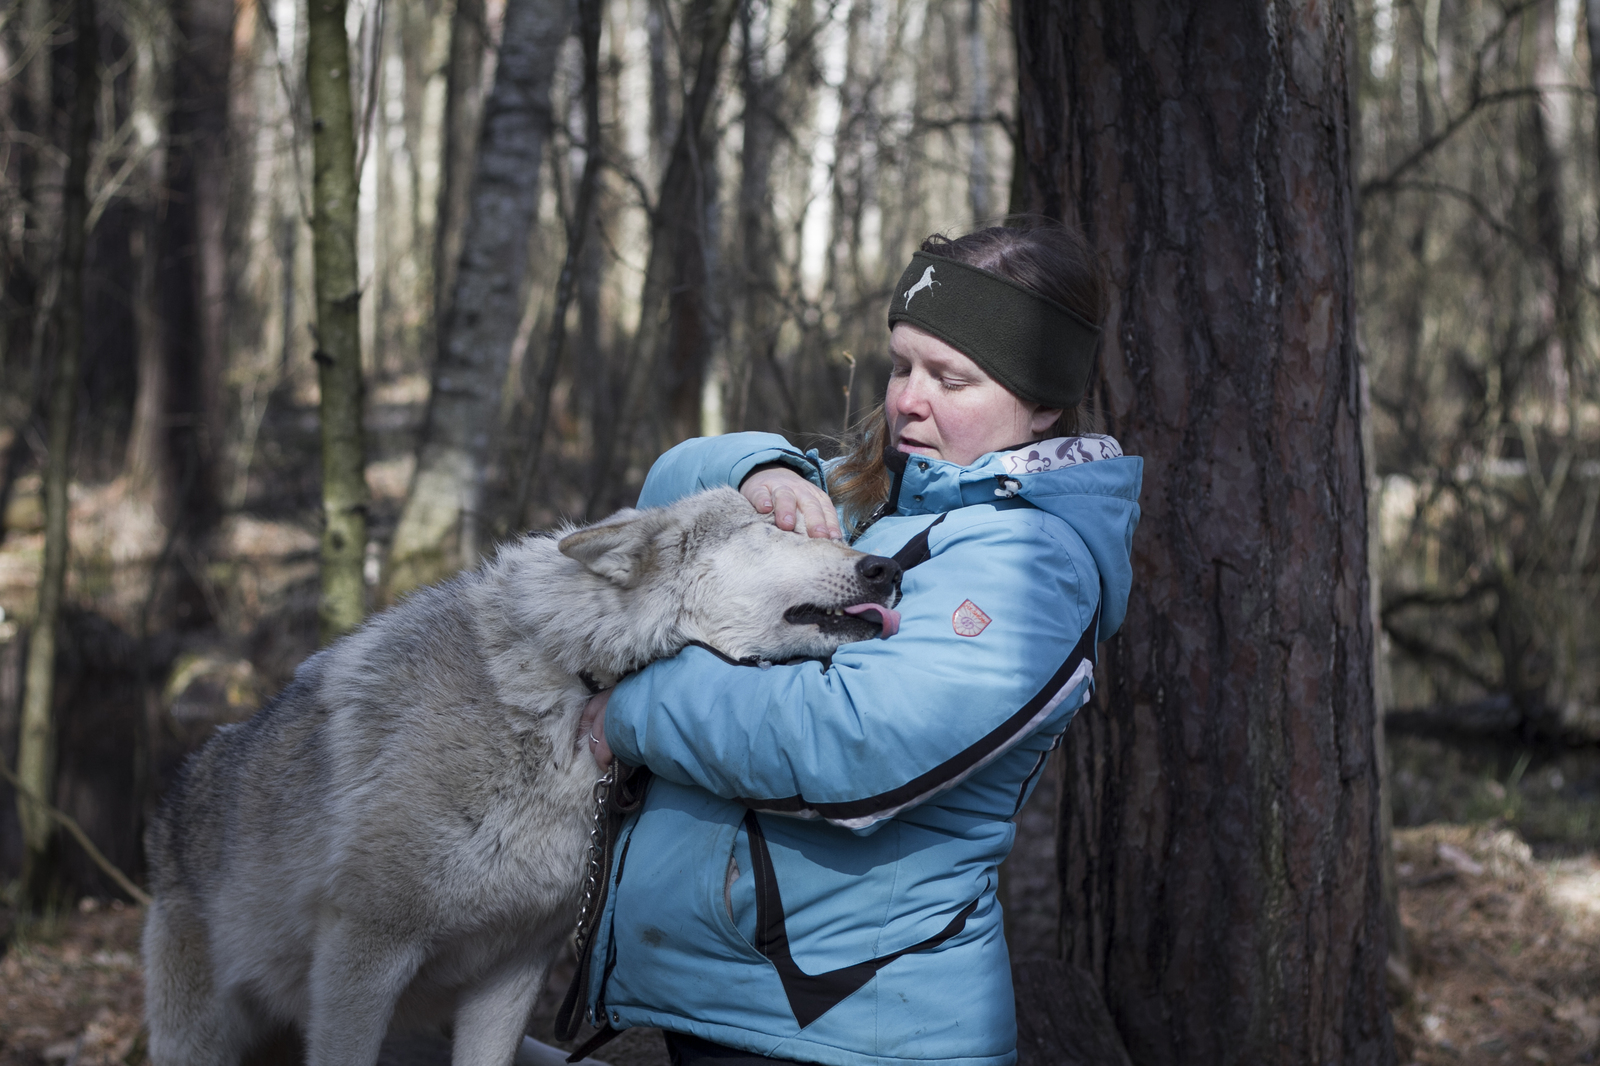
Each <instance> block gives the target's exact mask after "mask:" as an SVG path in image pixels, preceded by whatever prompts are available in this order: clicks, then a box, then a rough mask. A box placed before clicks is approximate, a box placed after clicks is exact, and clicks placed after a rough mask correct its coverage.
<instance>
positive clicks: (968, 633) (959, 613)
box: [950, 600, 991, 637]
mask: <svg viewBox="0 0 1600 1066" xmlns="http://www.w3.org/2000/svg"><path fill="white" fill-rule="evenodd" d="M990 621H991V619H990V617H989V616H988V615H986V614H984V613H983V611H982V610H980V609H979V607H978V605H977V604H975V603H973V602H972V601H971V600H962V601H961V606H960V607H957V608H956V613H955V614H953V615H951V616H950V624H951V625H952V626H954V627H955V631H956V635H957V636H960V637H975V636H977V635H978V634H979V633H982V632H983V631H984V630H985V629H988V628H989V622H990Z"/></svg>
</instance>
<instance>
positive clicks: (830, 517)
mask: <svg viewBox="0 0 1600 1066" xmlns="http://www.w3.org/2000/svg"><path fill="white" fill-rule="evenodd" d="M807 484H808V485H809V487H810V488H811V490H812V491H811V492H810V493H807V494H806V495H804V496H802V497H801V498H800V501H799V507H800V513H801V514H802V515H803V516H804V517H805V522H806V532H807V533H808V534H810V535H811V536H813V537H826V538H828V539H830V540H838V539H839V512H838V511H836V510H835V509H834V506H833V501H832V500H830V499H828V497H827V494H826V493H824V492H823V491H822V490H821V489H818V488H817V487H816V486H815V485H810V483H809V482H808V483H807Z"/></svg>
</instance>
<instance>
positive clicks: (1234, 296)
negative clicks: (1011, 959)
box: [1015, 0, 1394, 1066]
mask: <svg viewBox="0 0 1600 1066" xmlns="http://www.w3.org/2000/svg"><path fill="white" fill-rule="evenodd" d="M1015 10H1016V31H1017V45H1018V52H1019V55H1018V59H1019V67H1020V77H1021V92H1020V102H1021V112H1022V113H1021V120H1022V123H1023V125H1024V127H1025V136H1024V143H1025V146H1026V151H1027V153H1028V156H1027V160H1026V176H1025V180H1026V189H1027V206H1029V207H1030V208H1032V209H1034V210H1038V211H1042V212H1044V213H1046V214H1050V215H1054V216H1057V217H1063V218H1066V219H1068V220H1071V221H1074V222H1076V223H1077V224H1079V225H1081V226H1083V227H1084V228H1085V230H1086V231H1087V232H1088V233H1089V234H1090V236H1091V238H1092V240H1093V241H1094V243H1095V244H1096V246H1097V247H1099V248H1100V249H1101V250H1102V251H1103V252H1104V254H1105V255H1106V257H1107V260H1108V262H1109V264H1110V267H1111V270H1112V273H1113V276H1114V279H1115V281H1116V284H1117V288H1118V290H1119V292H1120V297H1119V300H1118V301H1116V302H1114V305H1113V309H1112V312H1111V315H1110V319H1109V322H1108V324H1107V328H1106V332H1105V342H1104V349H1103V352H1102V354H1101V357H1100V372H1099V374H1100V376H1099V380H1098V384H1097V389H1098V397H1097V398H1098V401H1099V403H1100V406H1101V409H1102V411H1103V412H1104V414H1105V418H1106V422H1107V424H1108V426H1107V428H1108V431H1109V432H1111V433H1113V434H1114V435H1116V436H1117V437H1118V438H1120V439H1121V441H1122V443H1123V446H1124V447H1125V448H1126V449H1127V451H1128V452H1129V453H1131V454H1135V455H1143V456H1144V457H1145V464H1146V465H1145V490H1144V494H1143V498H1142V500H1141V503H1142V506H1143V507H1144V517H1143V521H1142V523H1141V526H1140V529H1139V531H1138V534H1137V536H1136V538H1135V542H1134V551H1135V557H1134V574H1135V575H1136V576H1135V580H1134V587H1133V594H1132V596H1131V598H1130V601H1129V605H1128V607H1129V609H1128V616H1127V621H1126V622H1125V623H1124V624H1123V627H1122V631H1121V633H1120V634H1119V635H1118V636H1117V637H1116V638H1115V639H1114V640H1113V641H1111V642H1110V643H1109V644H1108V645H1107V646H1106V648H1105V650H1104V659H1103V670H1102V684H1101V688H1100V692H1101V697H1100V701H1099V705H1098V706H1096V707H1092V708H1087V709H1085V711H1084V713H1083V714H1082V715H1080V719H1081V720H1080V721H1079V722H1077V723H1075V724H1074V726H1073V728H1072V729H1071V730H1070V731H1069V732H1068V735H1067V755H1068V763H1067V767H1068V773H1067V781H1066V787H1065V789H1064V806H1063V809H1062V821H1061V825H1062V828H1061V839H1060V848H1059V856H1060V857H1059V860H1058V861H1059V863H1060V866H1061V873H1062V877H1063V912H1064V913H1063V918H1062V937H1063V941H1064V944H1063V948H1064V952H1065V955H1066V958H1067V960H1068V961H1070V962H1073V963H1075V964H1077V965H1079V966H1081V967H1083V968H1084V969H1086V970H1088V971H1089V972H1091V973H1092V974H1094V975H1095V977H1096V978H1097V979H1098V980H1099V982H1100V984H1101V988H1102V990H1103V992H1104V995H1105V999H1106V1001H1107V1004H1108V1006H1109V1007H1110V1009H1111V1011H1112V1013H1113V1015H1114V1017H1115V1019H1116V1022H1117V1025H1118V1028H1119V1029H1120V1030H1121V1033H1122V1035H1123V1038H1124V1040H1125V1041H1126V1043H1127V1045H1128V1050H1129V1052H1130V1054H1131V1056H1132V1058H1133V1061H1134V1062H1135V1063H1138V1064H1140V1066H1155V1064H1158V1063H1183V1064H1186V1066H1198V1064H1206V1063H1250V1064H1261V1066H1265V1064H1271V1063H1283V1064H1290V1063H1305V1062H1348V1063H1358V1062H1359V1063H1387V1062H1393V1061H1394V1048H1393V1035H1392V1030H1391V1027H1390V1022H1389V1015H1388V1007H1387V1003H1386V996H1385V982H1384V958H1385V948H1384V939H1385V938H1384V924H1383V897H1382V878H1381V870H1382V855H1381V839H1382V837H1381V830H1380V820H1379V809H1380V808H1379V763H1378V757H1377V751H1376V748H1375V743H1374V725H1375V723H1374V688H1373V681H1374V679H1373V654H1372V641H1373V633H1372V618H1371V612H1370V606H1369V599H1368V596H1369V588H1368V569H1367V516H1366V500H1365V495H1364V479H1363V465H1364V458H1363V454H1362V448H1361V425H1360V389H1359V375H1358V367H1359V364H1358V357H1357V352H1356V343H1355V331H1354V308H1353V303H1352V291H1353V286H1352V256H1353V254H1354V252H1353V240H1354V238H1353V227H1352V206H1353V190H1352V185H1351V173H1350V146H1349V137H1350V117H1351V116H1350V110H1351V105H1350V99H1349V97H1350V89H1349V85H1348V83H1347V80H1346V63H1347V59H1346V49H1347V48H1349V47H1350V45H1351V41H1352V38H1353V35H1354V25H1353V22H1352V16H1351V13H1350V11H1349V9H1348V7H1347V6H1346V5H1343V4H1333V5H1326V6H1323V5H1316V4H1313V3H1310V2H1309V0H1274V2H1269V3H1267V4H1265V5H1259V6H1258V5H1252V4H1242V3H1237V2H1230V3H1213V2H1208V0H1151V2H1149V3H1141V4H1137V5H1123V4H1104V3H1098V2H1095V0H1059V2H1057V3H1054V4H1050V5H1042V4H1041V5H1031V4H1030V5H1018V6H1017V7H1016V9H1015Z"/></svg>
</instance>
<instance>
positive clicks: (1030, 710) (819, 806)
mask: <svg viewBox="0 0 1600 1066" xmlns="http://www.w3.org/2000/svg"><path fill="white" fill-rule="evenodd" d="M1099 625H1100V612H1099V610H1098V609H1096V610H1095V613H1094V617H1093V618H1091V619H1089V628H1087V629H1085V630H1084V631H1083V636H1082V637H1080V638H1079V639H1078V643H1077V646H1075V647H1074V648H1073V649H1072V652H1071V654H1069V655H1068V656H1067V659H1066V661H1065V662H1063V663H1062V664H1061V667H1060V669H1058V670H1057V671H1056V672H1055V673H1054V674H1053V675H1051V678H1050V680H1049V681H1047V682H1045V685H1044V687H1043V688H1041V689H1040V690H1039V691H1038V693H1036V694H1035V695H1034V697H1033V698H1032V699H1030V700H1029V701H1028V702H1027V703H1025V704H1023V705H1022V707H1021V708H1020V709H1019V710H1018V711H1017V712H1016V713H1015V714H1013V715H1011V716H1010V717H1008V718H1007V719H1006V720H1005V721H1004V722H1002V723H1000V725H998V726H996V727H995V728H994V729H992V730H990V732H989V733H988V734H987V735H986V736H983V737H981V738H980V739H979V740H978V741H977V742H976V743H974V744H973V745H971V746H970V747H968V748H966V749H965V750H963V751H961V752H959V753H957V754H956V755H954V756H952V757H951V758H949V759H946V760H945V761H944V762H942V763H940V764H939V765H938V766H935V767H934V768H933V769H931V770H929V771H928V772H927V773H924V774H920V775H918V776H917V777H914V778H912V779H911V780H910V781H907V782H906V783H905V784H903V785H900V786H899V787H897V788H892V789H890V790H889V791H887V792H882V793H879V794H878V795H876V796H867V797H865V798H863V799H858V800H846V801H844V802H841V803H813V802H811V801H810V800H808V799H806V798H805V797H804V796H789V797H786V798H781V799H747V798H745V797H743V796H741V797H739V798H738V800H737V802H739V803H742V804H744V805H745V806H746V807H751V808H754V809H755V810H758V811H771V812H773V813H775V814H790V815H798V816H800V817H802V818H825V819H827V820H828V821H830V822H834V823H836V824H838V825H842V826H845V827H846V828H850V829H864V828H866V827H867V826H869V825H871V824H872V823H874V822H878V821H882V820H883V819H885V818H890V817H893V816H894V815H896V814H898V813H899V812H900V811H903V810H905V809H906V808H907V807H911V806H915V805H916V804H918V803H921V802H922V801H924V800H926V799H928V798H929V797H930V796H933V795H934V794H936V793H939V792H942V791H944V790H945V789H947V788H952V787H954V786H955V785H958V784H960V783H961V782H962V781H964V780H965V779H966V778H967V777H969V776H970V775H971V774H973V773H974V772H976V771H977V770H979V769H982V768H983V767H984V766H986V765H988V764H989V763H990V762H993V761H994V760H995V759H997V758H999V757H1000V756H1001V755H1004V754H1005V753H1006V752H1007V751H1008V750H1010V749H1011V747H1012V746H1014V745H1015V744H1017V743H1018V742H1019V741H1021V740H1022V739H1023V738H1024V737H1026V736H1027V735H1028V734H1029V733H1031V732H1032V731H1033V729H1034V727H1035V726H1036V725H1037V724H1038V722H1039V721H1040V720H1042V719H1043V718H1045V717H1047V716H1048V715H1049V714H1051V713H1053V712H1054V711H1055V708H1056V706H1057V704H1059V703H1060V702H1061V700H1062V699H1065V698H1066V696H1067V690H1068V689H1070V688H1072V687H1076V685H1077V678H1078V674H1079V671H1080V670H1082V671H1085V673H1086V674H1087V675H1088V676H1089V677H1092V676H1093V671H1094V651H1095V639H1094V638H1095V632H1096V630H1097V629H1098V627H1099Z"/></svg>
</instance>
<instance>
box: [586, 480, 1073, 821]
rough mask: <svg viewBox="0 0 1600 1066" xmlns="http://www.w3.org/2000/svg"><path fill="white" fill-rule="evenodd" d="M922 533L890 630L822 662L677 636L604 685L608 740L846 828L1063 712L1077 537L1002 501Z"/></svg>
mask: <svg viewBox="0 0 1600 1066" xmlns="http://www.w3.org/2000/svg"><path fill="white" fill-rule="evenodd" d="M952 527H953V528H952ZM930 547H931V548H932V550H933V554H932V556H931V557H930V558H929V560H928V561H927V562H925V563H923V564H921V565H920V566H918V567H916V568H914V569H911V570H909V571H907V573H906V577H905V598H904V600H903V601H902V602H901V604H900V611H901V626H900V632H899V633H898V634H897V635H896V636H894V637H891V638H889V639H887V640H871V641H863V642H860V643H856V644H849V645H846V646H844V647H842V648H840V649H839V651H838V652H837V653H836V654H835V655H834V657H833V660H832V664H831V666H829V667H828V668H826V669H824V667H823V664H821V663H816V662H806V663H798V664H794V665H789V666H773V667H770V668H767V669H761V668H756V667H744V666H733V665H729V664H728V663H726V662H725V661H723V660H721V659H719V658H718V657H717V656H716V655H715V654H714V653H712V652H709V651H706V650H704V649H700V648H690V649H688V650H686V651H685V652H684V653H682V654H681V655H679V656H677V657H675V658H673V659H669V660H665V661H663V662H659V663H656V664H654V665H652V666H650V667H648V668H646V669H645V670H643V671H641V672H640V673H638V674H636V675H634V676H633V677H631V678H629V679H628V680H626V681H624V682H623V683H622V684H621V685H619V686H618V687H617V688H616V690H615V691H614V693H613V695H612V697H611V699H610V701H609V705H608V706H607V707H606V708H605V718H604V731H605V739H606V741H607V742H608V744H609V746H610V748H611V749H613V750H614V751H615V753H616V755H617V757H618V758H620V759H622V760H624V761H626V762H630V763H635V764H641V763H642V764H644V765H647V766H649V767H650V768H651V769H652V770H654V771H655V772H656V773H658V774H660V775H662V776H663V777H666V778H668V779H670V780H674V781H679V782H682V783H685V784H694V785H698V786H700V787H702V788H705V789H708V790H709V791H711V792H713V793H716V794H717V795H720V796H724V797H726V798H729V799H737V800H740V801H742V802H744V803H746V804H748V805H750V806H752V807H756V808H758V809H764V810H775V811H782V812H785V813H792V814H801V815H807V816H814V817H823V818H826V819H828V820H829V821H833V822H836V823H838V824H841V825H845V826H848V827H850V828H856V829H860V828H865V827H867V826H870V825H872V824H873V823H875V822H877V821H879V820H881V819H883V818H887V817H890V816H891V815H893V814H894V813H896V812H897V811H899V810H902V809H904V808H905V807H907V806H911V805H913V804H915V803H919V802H922V801H923V800H925V799H927V798H929V797H930V796H933V795H936V794H937V793H939V792H941V791H943V790H945V789H947V788H950V787H952V786H953V785H955V784H957V783H959V782H960V781H962V780H964V779H965V778H966V777H967V776H968V775H970V774H971V773H972V772H973V771H975V770H976V769H978V768H979V767H981V766H983V765H985V764H986V763H987V762H988V761H990V760H992V759H993V758H996V757H998V756H999V755H1000V754H1003V753H1004V752H1005V751H1006V750H1008V749H1009V748H1010V747H1011V746H1012V745H1014V744H1016V743H1017V742H1018V741H1020V740H1022V739H1023V738H1025V737H1026V736H1028V735H1030V734H1031V733H1033V732H1035V731H1036V730H1038V729H1041V728H1045V729H1051V730H1054V731H1059V730H1061V729H1064V728H1065V726H1066V722H1067V721H1068V720H1069V719H1070V718H1071V715H1072V714H1073V713H1074V712H1075V711H1076V710H1077V709H1078V707H1079V706H1081V705H1082V704H1083V702H1084V701H1085V700H1086V699H1087V698H1088V693H1089V688H1090V685H1091V681H1092V677H1093V653H1094V616H1095V611H1096V608H1097V606H1098V595H1099V580H1098V576H1097V574H1096V572H1095V570H1094V567H1093V562H1092V561H1091V559H1090V557H1089V554H1088V552H1087V550H1086V549H1085V548H1084V547H1083V545H1082V542H1081V541H1078V540H1077V539H1076V537H1075V535H1074V534H1072V533H1071V532H1070V530H1067V528H1066V527H1065V526H1064V525H1063V524H1062V523H1060V522H1059V521H1058V520H1056V519H1053V518H1050V517H1049V516H1047V515H1044V514H1042V513H1040V512H1037V511H1032V510H1014V511H1006V512H998V513H990V514H989V515H988V516H987V517H983V518H979V519H977V520H974V519H972V518H966V519H962V518H957V519H956V520H955V521H952V522H947V523H945V524H944V525H942V526H940V527H939V528H938V529H936V530H934V535H933V536H932V537H931V538H930ZM752 580H760V575H759V573H754V574H752ZM776 609H779V610H781V609H782V605H779V606H778V607H777V608H776ZM964 634H970V635H964Z"/></svg>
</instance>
